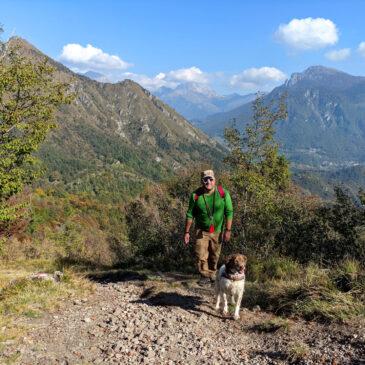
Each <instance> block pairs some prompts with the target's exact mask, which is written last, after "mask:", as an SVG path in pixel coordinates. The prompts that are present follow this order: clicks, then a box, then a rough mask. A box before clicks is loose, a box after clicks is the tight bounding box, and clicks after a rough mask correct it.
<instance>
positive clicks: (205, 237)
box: [195, 229, 222, 278]
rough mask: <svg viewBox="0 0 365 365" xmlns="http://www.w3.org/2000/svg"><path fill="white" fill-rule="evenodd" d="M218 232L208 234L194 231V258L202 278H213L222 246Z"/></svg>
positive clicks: (199, 230) (198, 230)
mask: <svg viewBox="0 0 365 365" xmlns="http://www.w3.org/2000/svg"><path fill="white" fill-rule="evenodd" d="M219 237H220V232H214V233H209V232H206V231H203V230H201V229H197V230H196V243H195V258H196V264H197V267H198V270H199V272H200V274H201V275H202V276H204V277H208V278H212V277H214V276H215V272H216V270H217V264H218V259H219V255H220V253H221V248H222V245H221V243H220V242H219Z"/></svg>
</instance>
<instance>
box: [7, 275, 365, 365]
mask: <svg viewBox="0 0 365 365" xmlns="http://www.w3.org/2000/svg"><path fill="white" fill-rule="evenodd" d="M93 279H94V280H96V281H97V288H96V291H95V293H94V294H92V295H91V296H90V297H88V298H85V299H81V300H74V301H71V302H69V303H67V304H66V305H65V306H63V308H62V310H60V311H59V312H54V313H52V314H49V315H46V316H44V317H42V318H41V319H37V320H35V319H34V320H32V321H31V322H30V324H31V325H32V327H33V328H32V330H31V331H30V332H29V334H28V335H27V336H26V337H24V338H22V340H21V344H20V345H18V346H17V348H12V347H11V346H9V347H8V348H7V349H6V351H7V352H8V353H9V355H10V354H14V352H15V353H17V355H18V356H17V360H16V363H19V364H32V365H33V364H47V365H48V364H63V365H67V364H184V365H185V364H189V365H190V364H232V365H234V364H257V365H261V364H262V365H266V364H291V363H292V364H331V365H340V364H365V330H364V326H363V324H360V323H356V324H352V325H349V324H347V325H340V324H333V325H324V324H323V325H322V324H318V323H315V322H305V321H302V320H295V321H294V320H290V321H289V322H288V326H287V328H280V329H279V330H276V331H275V330H274V331H264V330H263V329H262V328H263V326H262V324H264V323H268V321H270V320H271V319H273V318H274V316H273V315H272V314H269V313H265V312H262V311H260V310H259V309H256V310H250V309H245V308H242V310H241V313H240V316H241V318H240V320H238V321H233V320H232V319H230V318H223V317H222V316H221V315H219V314H218V313H216V312H215V311H214V309H213V305H214V299H213V288H212V287H210V285H206V286H204V287H200V286H199V285H198V284H197V283H196V282H194V281H193V280H191V279H186V278H185V277H184V276H179V275H162V274H161V276H160V277H157V278H156V279H155V280H150V279H149V278H147V277H145V276H144V275H139V274H133V273H124V274H114V275H109V276H106V277H103V276H99V277H94V278H93ZM28 324H29V323H28Z"/></svg>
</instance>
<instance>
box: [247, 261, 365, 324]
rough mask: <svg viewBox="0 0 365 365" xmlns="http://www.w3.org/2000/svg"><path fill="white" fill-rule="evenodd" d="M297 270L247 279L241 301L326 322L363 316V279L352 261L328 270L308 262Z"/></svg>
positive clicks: (364, 310)
mask: <svg viewBox="0 0 365 365" xmlns="http://www.w3.org/2000/svg"><path fill="white" fill-rule="evenodd" d="M299 274H300V275H298V276H294V277H293V276H292V275H291V276H289V277H288V278H286V280H285V279H284V278H281V279H271V280H269V279H265V280H264V281H263V282H248V283H247V286H246V294H245V296H244V303H243V305H244V306H247V307H254V306H255V305H259V306H260V307H261V308H262V309H265V310H269V311H272V312H275V313H277V314H280V315H287V316H300V317H303V318H305V319H309V320H319V321H326V322H331V321H342V322H343V321H346V320H348V319H351V318H356V317H358V318H362V319H364V318H365V302H364V295H365V279H364V273H363V272H362V271H361V268H360V266H358V265H357V264H356V263H354V262H344V263H343V264H341V265H340V266H339V267H335V268H333V269H332V270H328V269H323V268H320V267H318V266H317V265H313V264H310V265H308V266H307V267H303V268H301V270H300V272H299Z"/></svg>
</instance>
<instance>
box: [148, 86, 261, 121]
mask: <svg viewBox="0 0 365 365" xmlns="http://www.w3.org/2000/svg"><path fill="white" fill-rule="evenodd" d="M154 95H156V96H157V97H158V98H160V99H161V100H163V101H164V102H165V103H167V104H168V105H170V106H171V107H173V108H174V109H175V110H176V111H177V112H178V113H180V114H182V115H183V116H184V117H185V118H187V119H189V120H192V121H200V120H203V119H204V118H205V117H207V116H208V115H210V114H215V113H218V112H224V111H228V110H231V109H234V108H237V107H238V106H240V105H243V104H245V103H248V102H250V101H252V100H253V99H254V97H255V95H254V94H249V95H239V94H230V95H225V96H221V95H218V94H217V93H216V92H215V91H213V90H212V89H210V88H208V87H207V86H204V85H201V84H197V83H194V82H187V83H183V84H180V85H178V86H177V87H176V88H175V89H171V88H167V87H161V88H159V89H158V90H157V91H155V92H154Z"/></svg>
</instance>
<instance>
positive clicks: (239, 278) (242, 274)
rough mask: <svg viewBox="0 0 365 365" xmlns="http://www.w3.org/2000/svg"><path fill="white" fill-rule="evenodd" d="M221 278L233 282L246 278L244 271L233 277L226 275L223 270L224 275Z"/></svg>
mask: <svg viewBox="0 0 365 365" xmlns="http://www.w3.org/2000/svg"><path fill="white" fill-rule="evenodd" d="M222 276H223V277H224V278H226V279H229V280H233V281H239V280H243V279H245V277H246V275H245V271H244V270H243V271H242V273H237V274H233V275H229V274H227V272H226V271H225V270H224V273H223V275H222Z"/></svg>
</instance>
